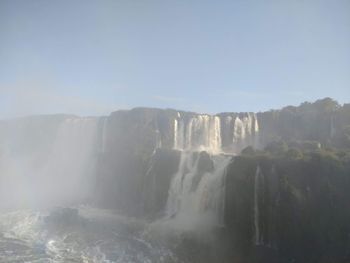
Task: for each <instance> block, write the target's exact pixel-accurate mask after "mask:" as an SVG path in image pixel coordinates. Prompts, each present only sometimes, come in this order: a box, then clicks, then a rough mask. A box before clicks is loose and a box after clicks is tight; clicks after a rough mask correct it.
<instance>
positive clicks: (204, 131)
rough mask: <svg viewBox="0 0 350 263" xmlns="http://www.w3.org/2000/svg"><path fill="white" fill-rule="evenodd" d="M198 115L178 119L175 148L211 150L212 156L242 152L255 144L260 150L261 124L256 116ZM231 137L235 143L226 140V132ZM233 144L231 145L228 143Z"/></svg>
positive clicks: (175, 127)
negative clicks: (222, 120) (224, 139)
mask: <svg viewBox="0 0 350 263" xmlns="http://www.w3.org/2000/svg"><path fill="white" fill-rule="evenodd" d="M221 118H222V117H220V116H216V115H214V116H211V115H195V116H192V117H191V118H188V119H185V118H181V117H180V116H179V115H178V117H177V118H175V120H174V149H177V150H188V151H207V152H210V153H223V152H227V153H239V152H240V151H241V150H242V149H243V148H245V147H247V146H249V145H251V146H254V147H256V148H257V147H259V136H258V133H259V125H258V119H257V117H256V115H255V114H252V113H247V114H246V115H243V116H239V115H238V116H226V117H224V122H223V123H224V127H221V126H222V125H221V123H222V122H221ZM225 132H226V133H227V134H229V137H230V140H231V142H227V140H226V142H225V143H226V144H225V143H224V141H223V138H222V136H223V133H225ZM228 143H229V144H228Z"/></svg>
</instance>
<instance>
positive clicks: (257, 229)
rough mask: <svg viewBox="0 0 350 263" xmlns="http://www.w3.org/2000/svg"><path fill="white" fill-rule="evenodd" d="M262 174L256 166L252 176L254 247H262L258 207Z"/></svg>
mask: <svg viewBox="0 0 350 263" xmlns="http://www.w3.org/2000/svg"><path fill="white" fill-rule="evenodd" d="M263 180H264V178H263V174H262V173H261V168H260V166H259V165H258V166H257V168H256V172H255V176H254V231H255V233H254V241H255V245H263V239H262V235H261V233H260V217H261V215H260V207H259V198H260V196H261V195H263V193H261V191H262V190H263V189H261V187H260V185H261V184H262V185H263Z"/></svg>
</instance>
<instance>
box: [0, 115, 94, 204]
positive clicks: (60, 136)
mask: <svg viewBox="0 0 350 263" xmlns="http://www.w3.org/2000/svg"><path fill="white" fill-rule="evenodd" d="M1 128H2V129H1V144H0V145H1V165H0V167H1V168H0V171H1V173H0V174H1V177H0V180H1V184H0V185H1V191H0V192H1V201H0V207H1V208H2V209H14V208H17V209H18V208H39V207H51V206H63V205H68V204H77V203H81V202H84V201H86V200H88V198H89V196H90V195H91V192H92V189H93V186H94V183H95V179H96V178H95V177H94V171H95V164H96V150H97V147H98V144H97V143H98V142H97V138H98V137H97V132H98V130H97V129H98V120H97V118H79V117H75V116H59V115H57V116H37V117H26V118H18V119H13V120H8V121H2V122H1Z"/></svg>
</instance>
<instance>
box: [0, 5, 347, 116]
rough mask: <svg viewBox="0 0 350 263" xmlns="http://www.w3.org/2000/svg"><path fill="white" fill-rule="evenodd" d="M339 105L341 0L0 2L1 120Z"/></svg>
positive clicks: (342, 95) (343, 70)
mask: <svg viewBox="0 0 350 263" xmlns="http://www.w3.org/2000/svg"><path fill="white" fill-rule="evenodd" d="M326 96H330V97H333V98H335V99H337V100H338V101H340V102H341V103H344V102H350V1H349V0H343V1H342V0H328V1H322V0H319V1H313V0H275V1H268V0H263V1H262V0H255V1H249V0H242V1H235V0H227V1H214V0H212V1H205V0H199V1H190V0H183V1H181V0H174V1H168V0H162V1H161V0H159V1H152V0H139V1H133V0H125V1H118V0H113V1H101V0H96V1H86V0H84V1H79V0H22V1H17V0H0V118H7V117H13V116H18V115H26V114H36V113H76V114H80V115H100V114H106V113H108V112H110V111H112V110H117V109H121V108H131V107H136V106H152V107H161V108H178V109H185V110H194V111H201V112H209V113H215V112H222V111H260V110H268V109H271V108H279V107H281V106H283V105H287V104H292V105H297V104H299V103H300V102H302V101H305V100H311V101H313V100H315V99H317V98H323V97H326Z"/></svg>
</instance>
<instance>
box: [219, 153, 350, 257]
mask: <svg viewBox="0 0 350 263" xmlns="http://www.w3.org/2000/svg"><path fill="white" fill-rule="evenodd" d="M341 155H342V154H341ZM227 170H228V172H227V180H226V182H227V183H226V188H227V195H226V212H225V222H226V226H227V230H228V231H229V232H230V234H229V235H230V237H231V238H232V247H235V248H238V251H241V253H243V255H245V256H247V257H249V255H255V256H258V255H259V256H260V259H261V262H271V258H276V260H277V262H290V260H294V261H295V262H331V261H334V262H346V261H347V260H349V254H348V253H349V248H350V238H349V233H350V223H349V222H350V221H349V220H350V212H349V211H350V205H349V200H350V194H349V189H350V188H349V187H350V177H349V174H350V158H349V156H348V157H346V158H343V157H342V156H336V155H333V154H328V153H321V152H319V153H308V154H307V155H305V156H304V157H303V158H298V159H290V158H286V157H283V156H279V157H276V156H270V155H253V156H241V157H237V158H235V160H234V162H232V163H231V164H230V165H229V167H228V168H227ZM259 253H260V254H259ZM271 254H273V255H274V257H270V258H268V259H265V260H263V258H264V255H265V256H266V255H271ZM255 260H257V261H259V260H258V259H255Z"/></svg>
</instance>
